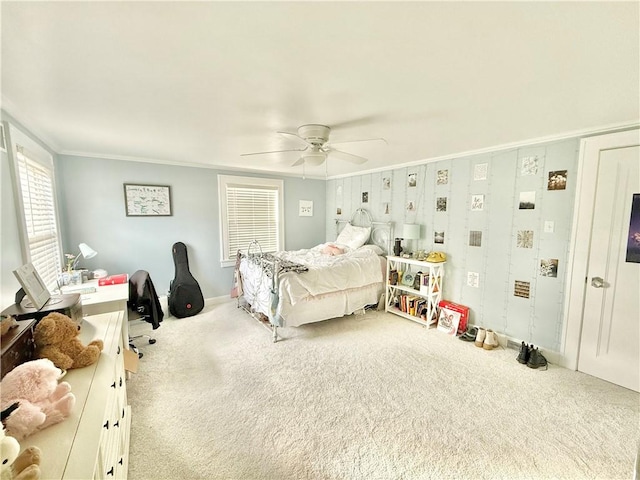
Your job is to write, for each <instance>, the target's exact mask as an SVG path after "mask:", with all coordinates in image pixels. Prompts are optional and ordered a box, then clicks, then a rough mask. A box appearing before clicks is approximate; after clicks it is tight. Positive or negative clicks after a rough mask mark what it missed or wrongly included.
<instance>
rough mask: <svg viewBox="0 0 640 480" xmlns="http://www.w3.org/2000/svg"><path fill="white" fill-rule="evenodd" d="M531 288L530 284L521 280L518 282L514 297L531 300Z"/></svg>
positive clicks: (515, 286) (514, 289)
mask: <svg viewBox="0 0 640 480" xmlns="http://www.w3.org/2000/svg"><path fill="white" fill-rule="evenodd" d="M530 288H531V283H530V282H523V281H521V280H516V282H515V285H514V288H513V295H514V296H516V297H522V298H529V290H530Z"/></svg>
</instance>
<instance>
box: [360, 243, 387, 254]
mask: <svg viewBox="0 0 640 480" xmlns="http://www.w3.org/2000/svg"><path fill="white" fill-rule="evenodd" d="M358 250H371V251H372V252H373V253H375V254H376V255H384V250H382V249H381V248H380V247H379V246H378V245H362V246H361V247H360V248H359V249H358Z"/></svg>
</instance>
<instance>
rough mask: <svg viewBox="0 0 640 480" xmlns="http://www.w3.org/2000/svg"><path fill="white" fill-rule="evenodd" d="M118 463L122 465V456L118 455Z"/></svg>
mask: <svg viewBox="0 0 640 480" xmlns="http://www.w3.org/2000/svg"><path fill="white" fill-rule="evenodd" d="M118 463H119V464H120V465H122V464H123V463H124V462H123V461H122V457H120V460H118Z"/></svg>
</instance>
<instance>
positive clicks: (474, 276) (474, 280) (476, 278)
mask: <svg viewBox="0 0 640 480" xmlns="http://www.w3.org/2000/svg"><path fill="white" fill-rule="evenodd" d="M467 285H468V286H470V287H473V288H478V287H479V286H480V274H479V273H477V272H467Z"/></svg>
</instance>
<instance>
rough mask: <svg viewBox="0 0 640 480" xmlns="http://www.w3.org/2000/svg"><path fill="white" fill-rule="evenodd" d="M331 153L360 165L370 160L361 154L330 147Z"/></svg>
mask: <svg viewBox="0 0 640 480" xmlns="http://www.w3.org/2000/svg"><path fill="white" fill-rule="evenodd" d="M329 154H330V155H333V156H334V157H336V158H339V159H341V160H346V161H347V162H351V163H357V164H358V165H362V164H363V163H365V162H367V161H368V160H367V159H366V158H364V157H361V156H360V155H354V154H353V153H347V152H343V151H341V150H336V149H335V148H331V149H329Z"/></svg>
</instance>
